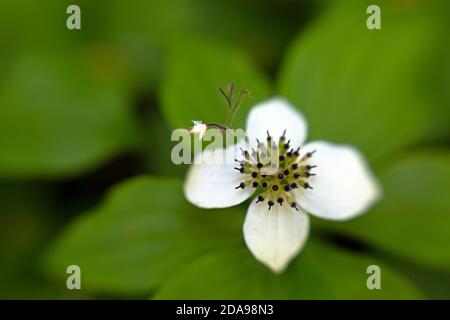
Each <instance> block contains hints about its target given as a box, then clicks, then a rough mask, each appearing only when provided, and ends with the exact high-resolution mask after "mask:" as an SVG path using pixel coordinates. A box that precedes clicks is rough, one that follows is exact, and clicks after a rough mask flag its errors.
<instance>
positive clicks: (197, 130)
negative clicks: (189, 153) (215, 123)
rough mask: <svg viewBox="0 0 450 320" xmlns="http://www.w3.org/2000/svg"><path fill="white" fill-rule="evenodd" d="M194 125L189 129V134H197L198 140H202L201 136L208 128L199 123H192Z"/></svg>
mask: <svg viewBox="0 0 450 320" xmlns="http://www.w3.org/2000/svg"><path fill="white" fill-rule="evenodd" d="M192 122H193V123H194V126H193V127H192V128H191V130H190V132H191V133H198V139H199V140H202V139H203V136H204V135H205V132H206V129H208V126H207V125H206V124H204V123H201V122H200V121H192Z"/></svg>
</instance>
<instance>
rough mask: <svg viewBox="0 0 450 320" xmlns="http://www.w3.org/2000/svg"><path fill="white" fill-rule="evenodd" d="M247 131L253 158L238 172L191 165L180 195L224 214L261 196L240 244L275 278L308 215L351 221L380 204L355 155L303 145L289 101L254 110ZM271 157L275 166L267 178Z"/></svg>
mask: <svg viewBox="0 0 450 320" xmlns="http://www.w3.org/2000/svg"><path fill="white" fill-rule="evenodd" d="M246 130H247V136H248V138H249V141H251V142H253V141H258V143H257V145H256V146H255V147H256V150H253V151H252V152H247V151H244V153H243V157H242V159H240V160H239V161H238V162H239V166H238V167H236V164H233V163H230V162H225V163H223V164H220V162H219V163H218V164H211V163H213V162H211V161H207V162H205V163H209V164H205V163H202V164H194V165H192V166H191V167H190V168H189V171H188V174H187V177H186V181H185V184H184V193H185V195H186V198H187V199H188V200H189V201H190V202H192V203H193V204H195V205H197V206H199V207H202V208H224V207H229V206H233V205H237V204H239V203H241V202H243V201H245V200H246V199H248V198H249V197H250V196H251V195H252V194H253V193H254V192H255V191H260V193H259V194H258V196H257V197H255V198H254V199H253V201H252V202H251V204H250V207H249V208H248V211H247V216H246V218H245V222H244V227H243V231H244V238H245V242H246V244H247V246H248V248H249V249H250V251H251V252H252V253H253V255H254V256H255V257H256V259H258V260H259V261H261V262H262V263H264V264H265V265H267V266H268V267H269V268H270V269H271V270H273V271H274V272H281V271H283V270H284V269H285V268H286V266H287V265H288V263H289V261H290V260H291V259H292V258H294V257H295V256H296V255H297V254H298V253H299V251H300V250H301V249H302V247H303V245H304V244H305V242H306V239H307V237H308V231H309V217H308V215H307V213H309V214H312V215H315V216H317V217H320V218H324V219H331V220H345V219H350V218H353V217H355V216H357V215H359V214H361V213H363V212H364V211H366V210H367V209H368V208H369V207H370V206H371V205H372V204H373V203H374V202H375V201H376V200H377V199H378V198H379V196H380V188H379V185H378V183H377V181H376V179H375V178H374V176H373V175H372V173H371V171H370V169H369V167H368V164H367V163H366V161H365V159H364V157H363V156H362V154H361V153H360V152H359V151H358V150H356V149H355V148H353V147H351V146H346V145H337V144H333V143H329V142H324V141H316V142H311V143H307V144H304V145H303V143H304V141H305V138H306V133H307V124H306V121H305V119H304V117H303V116H302V114H300V113H299V112H298V111H297V110H296V109H295V108H294V107H293V106H291V105H290V104H289V103H288V102H287V101H286V100H284V99H281V98H273V99H270V100H268V101H265V102H262V103H260V104H258V105H257V106H255V107H254V108H253V109H252V110H251V111H250V114H249V115H248V118H247V128H246ZM257 139H258V140H257ZM289 139H290V140H289ZM263 141H264V143H263ZM291 146H293V148H291ZM297 146H298V147H300V146H301V148H299V149H295V148H296V147H297ZM235 149H236V148H235V146H231V147H228V148H227V149H219V150H215V151H205V152H204V153H203V159H205V158H206V159H209V160H211V159H215V158H216V159H219V158H220V159H223V157H226V158H234V151H235ZM271 151H276V152H271ZM274 154H275V155H277V159H276V160H277V161H279V165H278V166H276V167H275V169H273V170H274V172H270V170H271V168H272V166H271V163H273V162H274V161H273V160H274V159H273V155H274ZM268 158H270V159H271V161H267V159H268Z"/></svg>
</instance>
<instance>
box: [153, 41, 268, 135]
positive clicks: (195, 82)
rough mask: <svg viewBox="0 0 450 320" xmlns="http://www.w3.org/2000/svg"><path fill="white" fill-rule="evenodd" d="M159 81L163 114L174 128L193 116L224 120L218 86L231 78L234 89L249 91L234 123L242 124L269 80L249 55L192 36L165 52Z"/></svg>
mask: <svg viewBox="0 0 450 320" xmlns="http://www.w3.org/2000/svg"><path fill="white" fill-rule="evenodd" d="M165 68H166V69H165V76H164V78H163V81H162V84H161V91H160V96H161V104H162V108H163V114H164V115H165V117H166V119H167V120H168V122H169V124H170V125H171V126H172V127H174V128H183V127H184V128H185V127H189V126H191V124H192V120H201V121H204V122H206V121H215V122H222V123H223V122H224V121H225V118H226V115H227V107H226V104H225V100H224V98H223V97H222V96H221V95H220V93H219V91H218V88H219V87H224V86H225V85H226V84H228V83H230V82H231V81H234V82H235V86H236V91H238V90H239V88H242V87H245V88H247V89H249V90H251V92H252V98H248V99H247V100H246V102H245V103H244V106H243V107H242V108H241V110H240V111H239V113H238V115H237V117H236V122H235V127H239V126H243V124H244V119H245V115H246V111H248V109H249V108H250V107H251V105H253V104H255V103H256V102H257V101H258V100H261V99H262V98H266V97H267V96H268V94H269V89H268V82H267V80H266V78H265V77H264V75H263V74H262V73H260V72H259V71H258V70H257V69H256V68H255V66H254V65H253V64H252V62H251V61H250V60H249V59H248V57H247V56H246V55H245V54H243V53H242V52H240V51H239V50H236V49H234V48H231V47H228V46H226V45H224V44H221V43H219V42H211V41H201V40H198V39H197V40H194V39H192V38H189V39H187V40H186V41H182V42H180V43H178V44H176V45H175V44H174V45H173V47H171V50H170V52H169V54H168V56H167V60H166V65H165Z"/></svg>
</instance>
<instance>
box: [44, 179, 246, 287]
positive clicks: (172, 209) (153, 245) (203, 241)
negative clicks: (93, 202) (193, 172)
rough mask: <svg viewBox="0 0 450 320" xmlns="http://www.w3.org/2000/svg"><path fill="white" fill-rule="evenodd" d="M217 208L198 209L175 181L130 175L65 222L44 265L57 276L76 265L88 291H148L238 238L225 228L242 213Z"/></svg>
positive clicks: (234, 223) (233, 226)
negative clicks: (91, 206)
mask: <svg viewBox="0 0 450 320" xmlns="http://www.w3.org/2000/svg"><path fill="white" fill-rule="evenodd" d="M218 211H219V212H217V214H207V213H202V210H201V209H197V208H194V207H193V206H191V205H189V204H187V203H186V201H185V200H184V198H183V196H182V194H181V185H180V183H179V182H178V181H176V180H168V179H161V178H146V177H140V178H135V179H132V180H130V181H128V182H125V183H124V184H123V185H120V186H118V187H116V188H115V189H114V191H113V192H112V193H111V194H110V195H109V196H108V197H107V199H106V200H105V202H104V203H103V204H102V205H101V206H100V207H99V208H97V209H96V210H94V211H91V212H88V213H86V214H85V215H83V216H82V217H80V219H78V220H77V221H74V222H73V223H72V224H71V226H70V227H69V229H68V230H66V231H65V232H64V233H63V235H62V237H61V239H59V240H58V241H57V242H56V246H55V247H54V248H53V249H52V250H51V253H49V257H48V258H47V259H48V262H47V268H46V269H48V270H51V273H52V274H53V275H56V276H58V277H59V278H63V277H65V270H66V267H67V266H68V265H71V264H76V265H79V266H80V268H81V270H82V273H83V284H84V286H85V288H86V289H88V290H97V291H102V292H109V293H117V294H118V293H121V294H128V295H130V294H145V293H147V294H148V292H149V291H150V290H152V289H155V288H156V286H157V285H160V284H161V283H162V282H163V281H164V280H165V279H166V278H167V277H168V276H170V275H171V274H172V273H173V272H175V271H176V270H179V269H181V268H183V267H184V266H185V264H186V263H187V262H188V261H190V260H191V259H193V258H194V257H196V256H198V255H200V254H201V253H203V252H207V251H208V250H211V249H214V250H217V248H218V247H220V246H221V245H224V244H226V243H235V242H237V241H240V240H241V239H240V238H236V237H234V238H229V237H227V236H228V233H227V232H225V230H228V229H231V230H233V229H234V230H236V229H239V228H240V226H241V223H242V221H241V220H242V215H240V216H238V215H237V214H236V213H233V209H231V210H218ZM222 212H223V213H222ZM234 212H236V211H234ZM237 212H239V211H237Z"/></svg>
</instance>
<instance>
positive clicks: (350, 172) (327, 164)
mask: <svg viewBox="0 0 450 320" xmlns="http://www.w3.org/2000/svg"><path fill="white" fill-rule="evenodd" d="M313 150H316V152H315V153H314V155H313V157H312V158H311V159H310V160H309V161H308V163H309V164H311V165H317V168H314V169H312V171H311V172H314V173H316V175H315V176H311V177H310V178H309V179H308V183H309V184H310V185H311V186H312V187H313V189H312V190H311V189H308V190H304V189H297V190H296V191H295V193H296V200H297V202H298V203H299V205H300V206H301V207H302V208H303V209H304V210H306V211H307V212H309V213H311V214H312V215H315V216H318V217H320V218H324V219H330V220H347V219H351V218H354V217H356V216H358V215H360V214H362V213H364V212H365V211H367V210H368V209H369V208H370V207H371V206H372V205H373V204H374V203H375V202H376V201H377V200H378V199H379V198H380V196H381V187H380V185H379V183H378V181H377V179H376V178H375V176H374V174H373V173H372V171H371V169H370V167H369V165H368V163H367V161H366V160H365V158H364V156H363V155H362V154H361V152H359V151H358V150H357V149H356V148H354V147H352V146H347V145H338V144H333V143H329V142H324V141H317V142H311V143H308V144H306V145H305V146H304V147H303V148H302V152H303V153H306V152H310V151H313Z"/></svg>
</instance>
